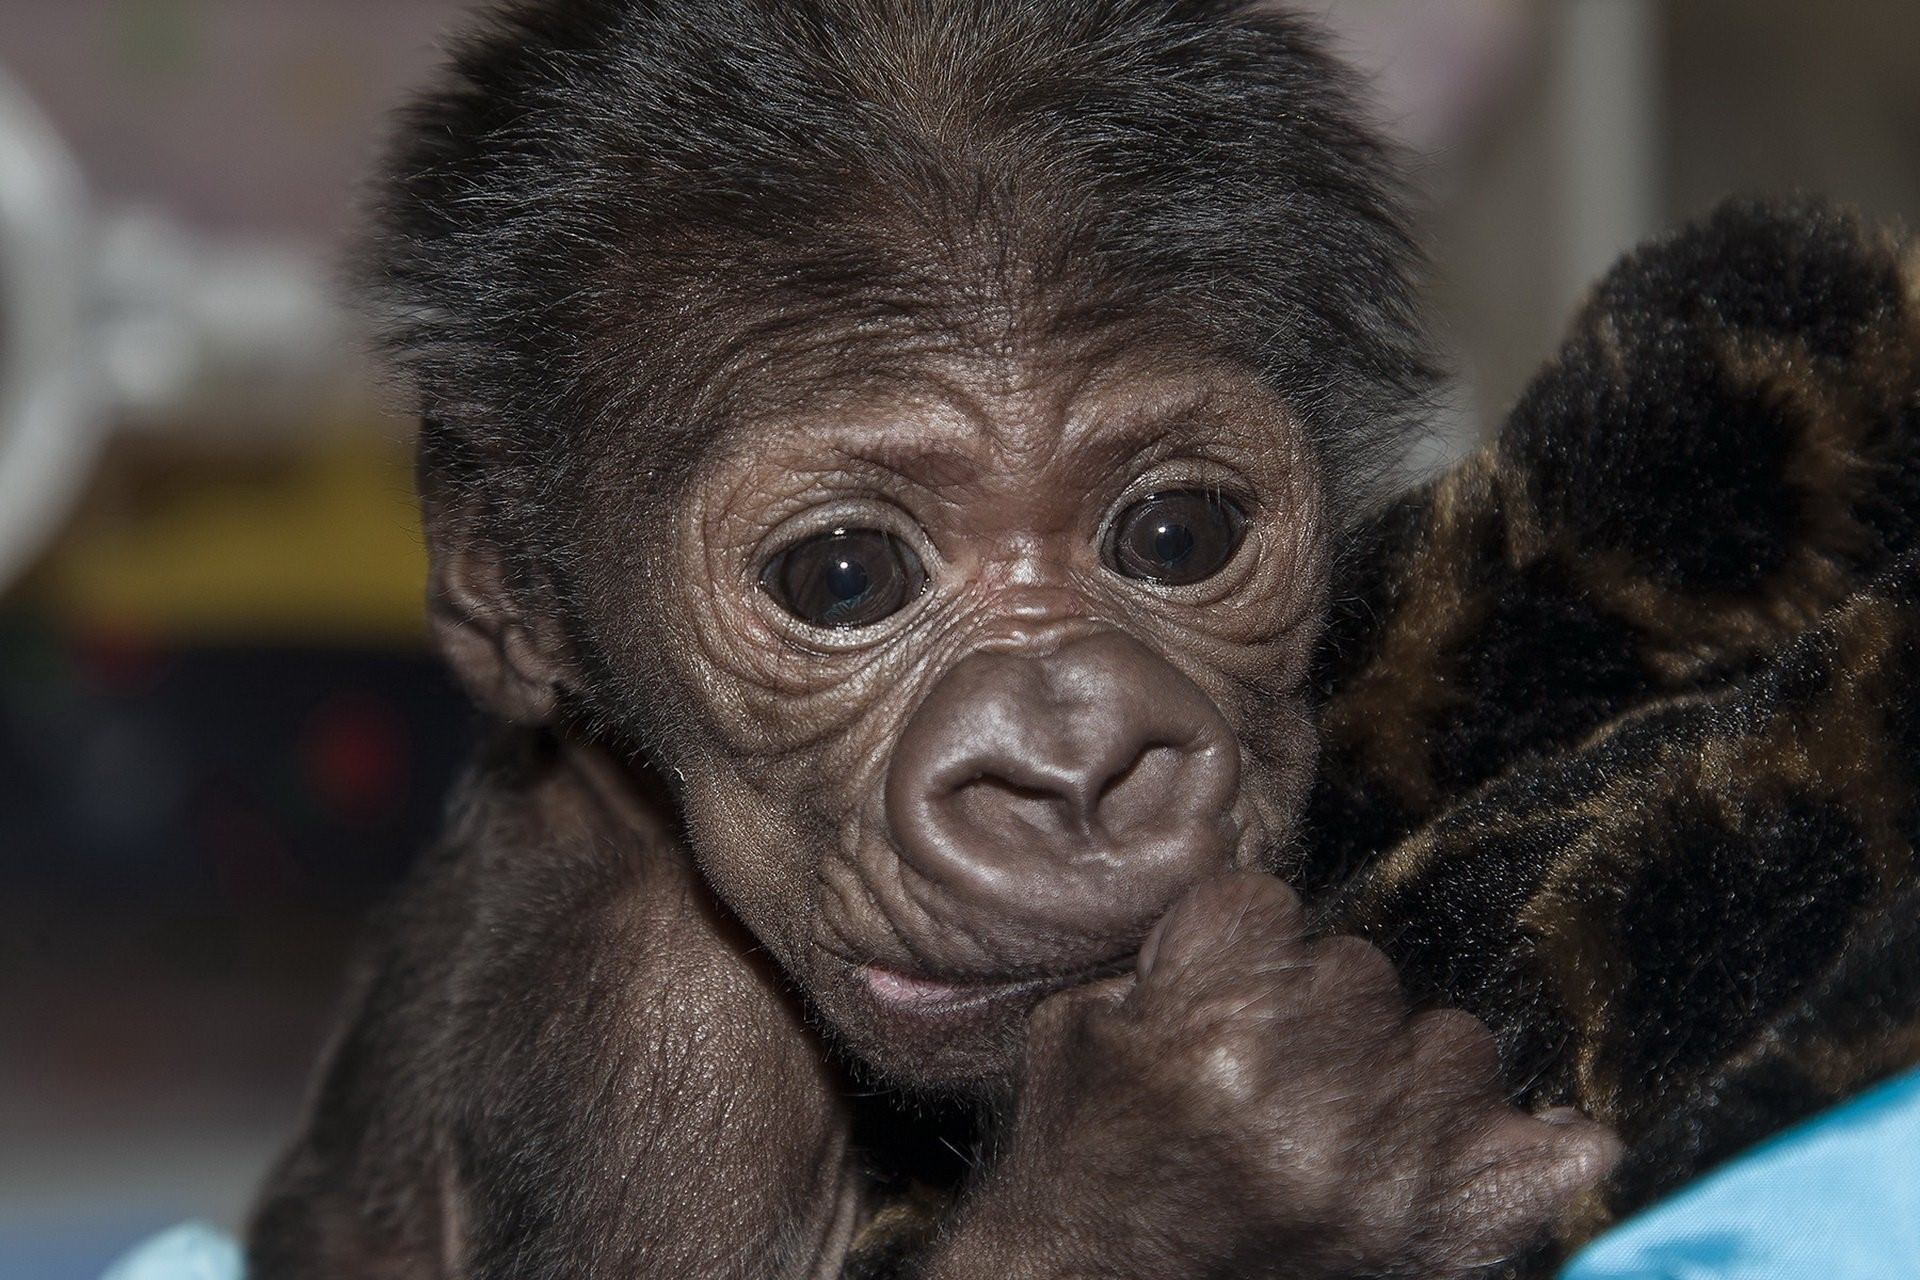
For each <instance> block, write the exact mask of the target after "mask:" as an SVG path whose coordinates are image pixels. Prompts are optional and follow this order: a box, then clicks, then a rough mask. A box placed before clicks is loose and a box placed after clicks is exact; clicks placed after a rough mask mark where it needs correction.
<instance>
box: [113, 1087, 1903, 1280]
mask: <svg viewBox="0 0 1920 1280" xmlns="http://www.w3.org/2000/svg"><path fill="white" fill-rule="evenodd" d="M244 1274H245V1268H244V1266H243V1263H242V1260H241V1256H240V1250H239V1248H238V1246H236V1245H235V1244H234V1243H233V1241H231V1240H230V1239H228V1238H227V1237H225V1236H223V1235H221V1234H220V1233H219V1232H217V1231H215V1230H213V1229H212V1228H211V1227H205V1226H198V1225H194V1226H185V1227H177V1228H175V1229H174V1230H172V1231H169V1232H168V1233H166V1234H165V1235H163V1236H160V1237H159V1238H157V1239H155V1240H153V1241H151V1242H149V1243H148V1244H146V1245H144V1246H142V1247H141V1248H139V1249H136V1250H135V1251H134V1252H133V1253H131V1254H129V1255H128V1256H127V1257H125V1258H123V1259H121V1260H120V1261H119V1262H118V1263H116V1264H114V1266H113V1267H112V1269H111V1270H109V1271H108V1272H107V1274H106V1275H105V1276H103V1277H102V1278H101V1280H243V1277H244ZM1803 1277H1804V1278H1805V1280H1897V1278H1898V1277H1920V1071H1916V1072H1912V1073H1910V1074H1908V1075H1905V1076H1902V1077H1900V1078H1899V1079H1896V1080H1893V1081H1891V1082H1889V1083H1887V1084H1884V1085H1881V1086H1880V1087H1879V1088H1877V1089H1874V1090H1873V1091H1871V1092H1869V1093H1865V1094H1862V1095H1861V1096H1860V1097H1858V1098H1855V1099H1853V1100H1852V1101H1851V1102H1848V1103H1846V1104H1844V1105H1842V1106H1839V1107H1835V1108H1834V1109H1833V1110H1831V1111H1828V1112H1826V1113H1825V1114H1823V1115H1820V1116H1817V1117H1815V1118H1814V1119H1812V1120H1809V1121H1808V1122H1807V1123H1805V1124H1803V1125H1801V1126H1799V1127H1798V1128H1796V1129H1793V1130H1790V1131H1789V1132H1787V1133H1784V1134H1781V1135H1780V1136H1779V1137H1777V1138H1774V1139H1772V1140H1770V1141H1768V1142H1766V1143H1763V1144H1761V1145H1760V1146H1758V1147H1756V1148H1754V1149H1753V1150H1752V1151H1750V1152H1748V1153H1747V1154H1746V1155H1744V1156H1742V1157H1740V1158H1739V1159H1738V1160H1735V1161H1734V1162H1732V1163H1731V1164H1728V1165H1726V1166H1724V1167H1723V1168H1721V1169H1719V1170H1716V1171H1715V1172H1714V1173H1712V1174H1709V1175H1708V1176H1707V1177H1705V1178H1703V1179H1701V1180H1700V1181H1699V1182H1696V1183H1694V1184H1693V1185H1692V1186H1690V1187H1688V1188H1687V1189H1686V1190H1685V1191H1682V1192H1681V1193H1680V1194H1678V1195H1676V1196H1674V1197H1673V1198H1672V1199H1670V1200H1666V1201H1663V1202H1662V1203H1660V1204H1658V1205H1656V1206H1654V1207H1653V1208H1652V1209H1650V1210H1648V1211H1647V1212H1646V1213H1643V1214H1641V1215H1640V1216H1639V1217H1637V1218H1634V1219H1632V1220H1630V1221H1628V1222H1626V1223H1624V1224H1622V1225H1621V1226H1619V1227H1617V1228H1616V1229H1614V1230H1613V1231H1611V1232H1609V1233H1608V1234H1606V1235H1605V1236H1602V1237H1601V1238H1600V1239H1599V1240H1597V1241H1595V1242H1594V1243H1593V1244H1592V1245H1589V1246H1588V1247H1587V1249H1586V1250H1585V1251H1584V1252H1582V1253H1581V1254H1580V1256H1579V1257H1577V1258H1575V1259H1574V1260H1573V1261H1572V1263H1570V1264H1569V1265H1568V1266H1567V1269H1566V1270H1565V1271H1563V1272H1562V1273H1561V1280H1802V1278H1803Z"/></svg>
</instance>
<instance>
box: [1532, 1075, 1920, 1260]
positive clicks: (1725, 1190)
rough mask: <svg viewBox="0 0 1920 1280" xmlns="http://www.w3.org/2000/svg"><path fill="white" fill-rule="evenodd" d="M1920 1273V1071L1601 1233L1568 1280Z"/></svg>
mask: <svg viewBox="0 0 1920 1280" xmlns="http://www.w3.org/2000/svg"><path fill="white" fill-rule="evenodd" d="M1799 1277H1806V1278H1807V1280H1898V1278H1899V1277H1920V1071H1916V1072H1911V1073H1909V1074H1907V1075H1904V1076H1901V1077H1899V1078H1897V1079H1895V1080H1892V1081H1890V1082H1888V1083H1886V1084H1883V1085H1881V1086H1880V1087H1878V1088H1876V1089H1874V1090H1872V1091H1870V1092H1868V1093H1864V1094H1862V1095H1860V1096H1859V1097H1857V1098H1854V1099H1853V1100H1851V1101H1849V1102H1847V1103H1844V1104H1843V1105H1841V1106H1838V1107H1835V1108H1834V1109H1833V1110H1831V1111H1827V1112H1825V1113H1823V1114H1821V1115H1819V1116H1816V1117H1814V1118H1813V1119H1812V1120H1809V1121H1807V1122H1806V1123H1805V1124H1802V1125H1800V1126H1799V1127H1798V1128H1795V1129H1792V1130H1789V1131H1788V1132H1786V1133H1784V1134H1781V1135H1780V1136H1779V1137H1776V1138H1773V1139H1770V1140H1769V1141H1767V1142H1765V1143H1762V1144H1761V1145H1760V1146H1758V1147H1755V1148H1754V1149H1753V1150H1751V1151H1749V1152H1748V1153H1747V1154H1745V1155H1743V1156H1741V1157H1740V1158H1739V1159H1737V1160H1735V1161H1733V1162H1732V1163H1730V1164H1727V1165H1723V1166H1722V1167H1721V1168H1719V1169H1717V1170H1715V1171H1714V1172H1713V1173H1710V1174H1708V1175H1707V1176H1706V1177H1705V1178H1702V1179H1701V1180H1700V1181H1698V1182H1696V1183H1694V1184H1693V1185H1691V1186H1689V1187H1688V1188H1686V1190H1684V1191H1682V1192H1680V1193H1679V1194H1678V1195H1676V1196H1674V1197H1672V1198H1671V1199H1669V1200H1665V1201H1662V1202H1661V1203H1660V1204H1658V1205H1655V1206H1654V1207H1653V1208H1651V1209H1649V1210H1647V1211H1646V1212H1645V1213H1643V1214H1641V1215H1640V1216H1638V1217H1636V1218H1632V1219H1630V1220H1628V1221H1627V1222H1625V1223H1623V1224H1622V1225H1620V1226H1619V1227H1616V1228H1615V1229H1614V1230H1613V1231H1611V1232H1609V1233H1607V1234H1606V1235H1604V1236H1602V1237H1600V1239H1599V1240H1597V1241H1595V1242H1594V1243H1593V1244H1591V1245H1589V1246H1588V1247H1587V1249H1586V1250H1585V1251H1584V1252H1582V1253H1581V1254H1580V1255H1579V1256H1578V1257H1576V1258H1575V1259H1574V1260H1573V1262H1572V1263H1571V1264H1569V1265H1568V1267H1567V1268H1566V1270H1565V1271H1563V1272H1561V1280H1798V1278H1799Z"/></svg>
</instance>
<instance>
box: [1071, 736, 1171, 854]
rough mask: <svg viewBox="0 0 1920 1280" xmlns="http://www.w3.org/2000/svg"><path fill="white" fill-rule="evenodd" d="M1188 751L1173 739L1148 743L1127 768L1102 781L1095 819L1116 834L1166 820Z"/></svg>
mask: <svg viewBox="0 0 1920 1280" xmlns="http://www.w3.org/2000/svg"><path fill="white" fill-rule="evenodd" d="M1189 754H1190V752H1189V751H1188V750H1187V749H1186V748H1185V747H1183V746H1180V745H1176V744H1175V743H1172V742H1154V743H1150V744H1148V745H1147V746H1146V747H1145V748H1143V749H1142V750H1141V751H1140V753H1139V754H1138V755H1136V756H1135V757H1134V758H1133V760H1132V761H1131V762H1130V763H1129V764H1128V765H1127V766H1126V768H1124V769H1122V770H1120V771H1119V772H1118V773H1115V774H1114V775H1113V776H1111V777H1110V778H1108V779H1107V780H1106V781H1105V782H1104V783H1102V784H1101V786H1100V794H1099V799H1098V801H1097V802H1096V807H1095V820H1096V821H1097V822H1098V823H1099V825H1100V826H1101V827H1102V828H1104V829H1105V831H1106V832H1107V834H1109V835H1111V836H1115V837H1121V836H1125V835H1126V834H1127V833H1128V832H1130V831H1136V830H1139V829H1141V828H1143V827H1146V826H1149V825H1152V824H1153V823H1155V822H1157V821H1161V820H1164V818H1165V817H1166V813H1167V804H1168V802H1169V801H1170V800H1172V799H1173V797H1174V796H1175V794H1176V793H1177V789H1178V786H1179V781H1180V772H1181V769H1182V766H1184V765H1185V763H1186V761H1187V757H1188V756H1189Z"/></svg>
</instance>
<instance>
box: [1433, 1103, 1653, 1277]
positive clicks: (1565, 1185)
mask: <svg viewBox="0 0 1920 1280" xmlns="http://www.w3.org/2000/svg"><path fill="white" fill-rule="evenodd" d="M1624 1150H1625V1148H1624V1147H1623V1146H1622V1145H1621V1142H1620V1139H1619V1138H1617V1137H1616V1136H1615V1135H1614V1133H1613V1131H1612V1130H1610V1129H1608V1128H1607V1127H1606V1126H1605V1125H1601V1124H1597V1123H1595V1122H1594V1121H1592V1120H1590V1119H1588V1118H1587V1117H1586V1116H1584V1115H1581V1114H1580V1113H1579V1112H1578V1111H1575V1110H1573V1109H1572V1108H1559V1109H1556V1110H1554V1111H1551V1112H1547V1113H1545V1114H1543V1115H1541V1116H1530V1115H1527V1114H1526V1113H1525V1112H1521V1111H1517V1110H1513V1109H1508V1111H1507V1112H1506V1114H1505V1115H1503V1116H1501V1117H1500V1118H1499V1119H1498V1120H1496V1121H1495V1122H1494V1123H1493V1124H1492V1125H1490V1126H1489V1127H1488V1128H1487V1129H1486V1130H1485V1131H1484V1134H1483V1136H1482V1139H1481V1141H1480V1142H1478V1143H1476V1144H1473V1145H1472V1146H1471V1147H1470V1148H1469V1150H1468V1153H1467V1155H1466V1163H1465V1171H1466V1173H1467V1176H1466V1178H1465V1179H1464V1189H1463V1194H1462V1196H1461V1197H1460V1209H1461V1212H1462V1213H1463V1214H1464V1215H1465V1217H1464V1219H1463V1220H1462V1222H1461V1226H1462V1227H1464V1228H1465V1229H1466V1230H1467V1231H1468V1233H1469V1234H1471V1235H1473V1236H1474V1237H1476V1238H1477V1240H1478V1242H1479V1244H1480V1246H1481V1247H1482V1248H1484V1249H1488V1250H1491V1251H1494V1252H1506V1251H1512V1250H1516V1249H1520V1248H1524V1247H1525V1246H1526V1245H1528V1244H1529V1243H1531V1242H1532V1241H1533V1240H1534V1239H1536V1238H1537V1237H1538V1235H1539V1234H1540V1232H1541V1231H1542V1230H1543V1229H1544V1228H1546V1227H1547V1226H1549V1225H1550V1224H1551V1223H1552V1222H1554V1221H1555V1220H1556V1219H1557V1218H1559V1217H1560V1216H1561V1215H1562V1214H1563V1213H1564V1212H1565V1211H1566V1209H1567V1208H1568V1206H1569V1205H1571V1204H1572V1202H1573V1200H1574V1199H1575V1198H1576V1197H1578V1196H1579V1195H1581V1194H1582V1193H1583V1192H1586V1191H1588V1190H1591V1189H1592V1188H1593V1187H1596V1186H1598V1185H1599V1184H1600V1182H1601V1181H1602V1180H1603V1179H1604V1178H1605V1177H1606V1176H1607V1175H1608V1174H1609V1173H1611V1172H1612V1171H1613V1169H1614V1167H1615V1166H1616V1165H1618V1164H1619V1162H1620V1158H1621V1155H1622V1154H1623V1152H1624Z"/></svg>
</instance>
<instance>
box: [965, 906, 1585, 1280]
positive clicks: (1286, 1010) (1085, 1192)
mask: <svg viewBox="0 0 1920 1280" xmlns="http://www.w3.org/2000/svg"><path fill="white" fill-rule="evenodd" d="M1304 930H1305V918H1304V916H1303V913H1302V910H1301V907H1300V903H1299V901H1298V899H1297V898H1296V897H1295V896H1294V894H1293V892H1292V891H1291V890H1290V889H1288V888H1287V887H1286V886H1285V885H1283V884H1282V883H1281V882H1280V881H1278V880H1276V879H1274V878H1273V877H1271V876H1266V875H1259V874H1254V873H1238V874H1234V875H1230V876H1226V877H1223V878H1220V879H1218V880H1212V881H1209V882H1207V883H1205V884H1203V885H1201V886H1199V887H1197V888H1195V889H1194V890H1192V891H1191V892H1190V893H1188V894H1187V895H1186V897H1185V898H1183V899H1182V900H1181V901H1180V902H1179V903H1178V904H1176V905H1175V907H1174V908H1173V910H1172V911H1170V912H1169V913H1168V915H1167V916H1166V918H1165V919H1164V920H1163V921H1162V922H1161V923H1160V925H1159V926H1158V927H1157V928H1156V929H1155V930H1154V932H1153V934H1152V936H1151V937H1150V938H1149V939H1148V940H1147V943H1146V945H1145V946H1144V947H1143V948H1142V949H1141V955H1140V962H1139V972H1138V977H1137V979H1133V980H1129V979H1119V980H1115V981H1113V982H1109V983H1103V984H1099V985H1098V986H1092V987H1086V988H1082V989H1079V990H1076V991H1070V992H1065V993H1062V994H1061V995H1059V996H1056V997H1054V998H1053V999H1051V1000H1049V1001H1048V1002H1047V1003H1046V1004H1044V1005H1042V1006H1041V1007H1040V1008H1039V1010H1038V1011H1037V1012H1036V1013H1035V1015H1034V1018H1033V1022H1032V1025H1031V1028H1030V1037H1029V1044H1028V1057H1027V1068H1026V1076H1025V1080H1024V1083H1023V1086H1022V1092H1021V1095H1020V1097H1019V1099H1018V1103H1017V1108H1016V1112H1015V1117H1014V1122H1013V1128H1012V1132H1011V1134H1010V1136H1009V1140H1008V1146H1007V1150H1006V1154H1005V1158H1004V1160H1003V1162H1002V1164H1001V1166H1000V1168H999V1169H998V1170H997V1177H996V1178H994V1179H992V1180H990V1181H989V1182H988V1183H987V1184H986V1185H985V1186H984V1187H983V1188H982V1189H981V1191H980V1193H979V1194H978V1195H977V1196H976V1198H975V1200H974V1202H973V1203H972V1205H971V1206H970V1207H969V1209H968V1210H967V1211H966V1212H965V1213H964V1215H963V1218H962V1221H961V1224H960V1225H959V1228H958V1230H957V1232H956V1234H955V1236H954V1237H953V1242H954V1245H955V1246H956V1247H958V1246H959V1245H960V1243H961V1242H962V1241H964V1240H966V1239H968V1238H969V1237H971V1238H972V1239H973V1240H975V1241H978V1242H980V1245H981V1247H982V1254H981V1255H978V1256H982V1257H991V1256H993V1255H992V1254H991V1252H990V1251H989V1250H988V1249H987V1245H988V1244H989V1243H990V1242H991V1241H993V1240H995V1239H998V1240H1006V1239H1009V1238H1018V1239H1020V1240H1023V1241H1025V1242H1026V1244H1025V1247H1024V1248H1023V1249H1021V1250H1020V1252H1021V1254H1022V1255H1023V1256H1022V1264H1023V1265H1025V1266H1026V1267H1027V1268H1028V1269H1029V1270H1035V1268H1036V1262H1037V1260H1036V1258H1035V1250H1036V1248H1037V1247H1038V1248H1041V1249H1044V1250H1046V1255H1045V1256H1046V1264H1045V1265H1046V1267H1051V1268H1052V1269H1051V1270H1047V1269H1045V1267H1042V1268H1040V1269H1039V1270H1037V1271H1036V1274H1048V1275H1053V1274H1058V1275H1074V1276H1088V1275H1153V1276H1168V1277H1173V1276H1189V1275H1191V1276H1203V1275H1204V1276H1221V1275H1226V1276H1250V1277H1251V1276H1286V1277H1301V1276H1355V1275H1374V1274H1380V1273H1388V1274H1395V1275H1398V1274H1417V1275H1421V1276H1454V1275H1460V1274H1467V1273H1471V1272H1473V1271H1474V1270H1476V1269H1478V1268H1479V1267H1481V1266H1485V1265H1487V1264H1490V1263H1492V1262H1495V1261H1498V1260H1499V1259H1500V1258H1501V1257H1503V1256H1504V1255H1506V1254H1508V1253H1510V1252H1512V1251H1514V1250H1516V1249H1519V1248H1522V1247H1524V1246H1525V1245H1527V1244H1528V1243H1529V1241H1530V1240H1531V1239H1532V1238H1533V1237H1534V1236H1535V1235H1536V1234H1537V1233H1538V1232H1539V1231H1540V1229H1541V1228H1542V1227H1543V1226H1544V1225H1545V1224H1547V1223H1548V1222H1549V1221H1550V1220H1551V1219H1552V1218H1553V1216H1554V1215H1555V1214H1556V1213H1557V1212H1558V1211H1559V1210H1561V1209H1562V1208H1564V1207H1565V1205H1566V1203H1567V1201H1568V1200H1569V1199H1570V1198H1571V1197H1573V1196H1574V1195H1576V1194H1577V1193H1579V1192H1580V1191H1581V1190H1583V1189H1585V1188H1586V1187H1588V1186H1589V1185H1591V1184H1592V1183H1593V1182H1594V1181H1596V1180H1597V1179H1598V1178H1600V1177H1601V1176H1602V1175H1603V1174H1604V1173H1605V1172H1606V1171H1607V1170H1608V1169H1609V1168H1610V1167H1611V1165H1612V1163H1613V1161H1614V1160H1615V1158H1616V1157H1617V1153H1618V1143H1617V1142H1616V1140H1615V1139H1614V1138H1613V1136H1612V1135H1611V1134H1610V1133H1609V1132H1608V1131H1607V1130H1605V1129H1604V1128H1602V1127H1600V1126H1599V1125H1596V1124H1594V1123H1593V1122H1591V1121H1589V1120H1587V1119H1585V1118H1583V1117H1581V1116H1579V1115H1578V1114H1577V1113H1573V1112H1571V1111H1566V1112H1558V1113H1552V1114H1549V1115H1547V1116H1544V1117H1539V1118H1536V1117H1533V1116H1529V1115H1526V1114H1524V1113H1522V1112H1520V1111H1518V1110H1515V1109H1514V1108H1513V1107H1511V1106H1509V1105H1508V1104H1507V1103H1506V1101H1505V1100H1504V1097H1503V1094H1502V1089H1501V1083H1500V1074H1499V1061H1498V1055H1497V1052H1496V1048H1495V1044H1494V1040H1493V1037H1492V1035H1491V1033H1490V1032H1488V1030H1487V1029H1486V1028H1485V1027H1484V1026H1483V1025H1482V1024H1481V1023H1480V1022H1479V1021H1478V1020H1476V1019H1475V1018H1473V1017H1471V1016H1470V1015H1468V1014H1466V1013H1463V1012H1460V1011H1458V1010H1451V1009H1448V1010H1440V1011H1436V1012H1431V1013H1423V1014H1419V1015H1411V1014H1410V1011H1409V1009H1408V1007H1407V1003H1406V1000H1405V997H1404V995H1403V994H1402V992H1401V989H1400V983H1399V979H1398V976H1397V975H1396V973H1395V972H1394V969H1393V966H1392V965H1391V964H1390V963H1389V961H1388V960H1387V959H1386V957H1385V956H1383V955H1382V954H1381V953H1380V952H1379V951H1377V950H1376V949H1374V948H1373V947H1372V946H1370V945H1368V944H1366V943H1364V942H1362V941H1360V940H1359V939H1357V938H1352V937H1339V938H1331V939H1326V940H1322V941H1309V940H1307V939H1306V938H1305V937H1304V936H1303V934H1304ZM1039 1242H1051V1243H1050V1244H1047V1245H1041V1244H1040V1243H1039ZM936 1273H937V1272H936ZM964 1273H965V1270H964V1269H963V1268H960V1267H955V1268H953V1269H952V1274H956V1275H958V1274H964ZM1023 1274H1024V1273H1023Z"/></svg>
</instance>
